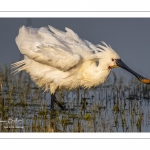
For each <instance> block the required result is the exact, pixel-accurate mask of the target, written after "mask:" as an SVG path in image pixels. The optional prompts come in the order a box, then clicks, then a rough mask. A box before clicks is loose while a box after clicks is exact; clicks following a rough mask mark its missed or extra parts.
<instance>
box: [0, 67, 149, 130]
mask: <svg viewBox="0 0 150 150" xmlns="http://www.w3.org/2000/svg"><path fill="white" fill-rule="evenodd" d="M114 78H115V80H114V79H113V80H112V79H108V80H107V82H106V83H104V84H103V85H102V86H100V87H97V88H92V89H90V90H85V89H82V88H80V89H76V90H74V91H70V92H68V91H59V92H58V93H57V97H58V99H59V100H61V101H62V102H63V103H64V104H65V106H66V108H67V110H66V111H63V110H60V108H59V107H57V106H55V111H50V94H49V93H48V92H43V90H42V89H39V88H37V87H36V86H35V84H34V83H33V82H32V81H31V80H30V78H29V76H28V75H27V74H23V73H20V74H18V76H13V77H12V76H11V73H10V70H9V68H7V67H6V68H5V70H2V69H1V71H0V85H1V88H0V121H1V124H0V131H1V132H137V131H138V132H148V131H150V113H149V108H150V107H149V102H150V87H149V86H147V85H144V84H142V83H140V82H139V81H138V80H137V79H135V78H134V79H132V80H131V81H129V82H124V79H123V78H120V79H118V78H116V77H115V76H114ZM9 118H11V119H13V120H15V118H22V120H23V124H22V128H16V127H15V126H13V128H12V127H10V126H8V128H5V127H4V124H3V123H2V121H5V120H8V119H9Z"/></svg>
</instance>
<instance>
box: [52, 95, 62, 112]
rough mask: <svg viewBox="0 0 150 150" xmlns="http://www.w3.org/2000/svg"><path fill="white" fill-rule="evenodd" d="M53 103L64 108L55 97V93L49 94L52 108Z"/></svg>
mask: <svg viewBox="0 0 150 150" xmlns="http://www.w3.org/2000/svg"><path fill="white" fill-rule="evenodd" d="M54 103H56V104H57V105H58V106H59V107H60V108H61V109H63V110H65V107H64V106H63V105H62V103H61V102H59V101H58V100H57V99H56V96H55V94H51V109H52V110H54Z"/></svg>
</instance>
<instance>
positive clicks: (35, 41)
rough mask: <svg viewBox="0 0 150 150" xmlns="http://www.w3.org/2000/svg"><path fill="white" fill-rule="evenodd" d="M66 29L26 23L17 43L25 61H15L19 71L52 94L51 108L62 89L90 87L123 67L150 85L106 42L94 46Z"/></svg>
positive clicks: (100, 82)
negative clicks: (26, 74)
mask: <svg viewBox="0 0 150 150" xmlns="http://www.w3.org/2000/svg"><path fill="white" fill-rule="evenodd" d="M65 30H66V32H63V31H60V30H58V29H56V28H54V27H52V26H48V27H41V28H32V27H25V26H22V27H21V28H20V29H19V34H18V36H17V37H16V44H17V46H18V48H19V50H20V52H21V53H22V54H23V55H24V60H22V61H18V62H16V63H14V64H12V68H15V69H16V70H14V71H13V73H14V74H15V73H18V72H20V71H22V70H25V71H26V72H27V73H29V75H30V77H31V79H32V80H33V81H34V82H35V83H36V84H37V85H38V86H39V87H42V86H43V87H44V88H45V90H50V93H51V109H54V102H55V103H57V104H58V105H59V106H60V107H61V108H62V109H65V107H64V106H63V105H62V104H61V103H60V102H59V101H58V100H57V99H56V97H55V92H56V91H57V90H58V89H67V90H71V89H75V88H77V87H79V86H81V87H84V88H90V87H92V86H97V85H100V84H102V83H103V82H104V81H105V80H106V79H107V77H108V75H109V73H110V72H111V70H112V69H113V68H116V67H122V68H123V69H125V70H127V71H129V72H130V73H132V74H133V75H135V76H136V77H137V78H138V79H139V81H141V82H143V83H146V84H150V80H149V79H147V78H145V77H143V76H141V75H139V74H137V73H136V72H134V71H133V70H131V69H130V68H129V67H128V66H127V65H126V64H125V63H124V62H123V61H122V60H121V59H120V56H119V55H118V54H117V53H116V52H115V51H114V50H113V49H112V48H111V47H110V46H109V45H107V44H106V43H105V42H102V44H101V45H100V44H98V45H94V44H92V43H91V42H89V41H87V40H83V39H81V38H80V37H79V36H78V35H77V34H76V33H75V32H74V31H72V30H71V29H69V28H65Z"/></svg>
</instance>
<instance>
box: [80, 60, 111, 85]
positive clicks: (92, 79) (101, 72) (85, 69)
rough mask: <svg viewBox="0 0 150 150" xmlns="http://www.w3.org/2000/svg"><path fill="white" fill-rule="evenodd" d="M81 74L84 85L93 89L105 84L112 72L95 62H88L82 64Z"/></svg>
mask: <svg viewBox="0 0 150 150" xmlns="http://www.w3.org/2000/svg"><path fill="white" fill-rule="evenodd" d="M80 73H81V83H82V85H85V87H91V86H97V85H99V84H101V83H103V82H104V81H105V80H106V79H107V76H108V75H109V73H110V70H109V69H108V68H106V67H105V66H104V65H101V64H100V63H99V64H97V62H95V61H86V62H84V63H83V64H82V66H81V69H80Z"/></svg>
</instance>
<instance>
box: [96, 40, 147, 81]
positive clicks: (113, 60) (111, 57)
mask: <svg viewBox="0 0 150 150" xmlns="http://www.w3.org/2000/svg"><path fill="white" fill-rule="evenodd" d="M102 43H103V44H104V46H102V45H97V48H98V51H99V52H100V53H99V58H100V61H101V64H102V65H103V66H104V67H105V69H110V70H111V69H113V68H116V67H121V68H123V69H125V70H127V71H129V72H130V73H132V74H133V75H135V76H136V77H137V78H138V79H139V81H141V82H143V83H146V84H150V80H149V79H147V78H145V77H143V76H141V75H139V74H138V73H136V72H134V71H133V70H132V69H130V68H129V67H128V66H127V65H126V64H125V63H124V62H123V61H122V60H121V59H120V56H119V55H118V54H117V53H116V52H115V51H114V50H113V49H112V48H111V47H110V46H108V45H107V44H106V43H104V42H102Z"/></svg>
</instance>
